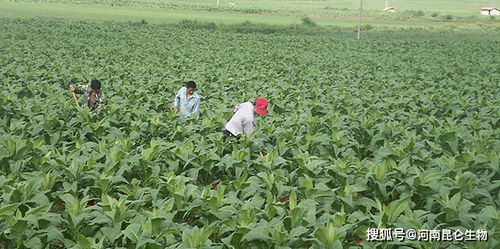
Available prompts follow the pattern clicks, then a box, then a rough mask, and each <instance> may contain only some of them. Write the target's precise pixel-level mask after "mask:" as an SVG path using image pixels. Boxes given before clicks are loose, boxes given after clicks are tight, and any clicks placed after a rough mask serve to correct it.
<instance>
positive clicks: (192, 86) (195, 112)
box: [172, 81, 201, 119]
mask: <svg viewBox="0 0 500 249" xmlns="http://www.w3.org/2000/svg"><path fill="white" fill-rule="evenodd" d="M200 102H201V97H200V96H199V95H198V93H196V83H195V82H194V81H188V82H187V83H186V86H184V87H182V88H181V89H180V90H179V92H178V93H177V95H175V98H174V105H173V106H172V109H173V110H174V112H175V113H180V114H181V116H185V117H190V116H195V117H196V119H198V118H199V116H200Z"/></svg>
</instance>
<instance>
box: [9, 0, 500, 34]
mask: <svg viewBox="0 0 500 249" xmlns="http://www.w3.org/2000/svg"><path fill="white" fill-rule="evenodd" d="M138 1H143V0H138ZM67 2H69V1H67ZM279 2H281V3H283V2H285V1H271V2H270V3H272V4H274V5H269V7H270V8H273V7H277V6H278V3H279ZM104 3H105V2H104ZM243 3H249V2H242V4H243ZM290 3H293V4H298V3H305V2H303V1H302V2H301V1H297V2H296V1H290ZM369 3H370V2H369ZM222 4H224V2H223V1H221V5H222ZM256 4H257V5H258V3H256ZM293 4H292V5H291V6H296V5H293ZM314 4H317V1H311V6H314ZM344 4H347V1H344ZM369 6H373V5H369V4H367V8H368V7H369ZM304 16H305V15H302V16H300V15H283V14H279V15H278V14H274V13H261V14H245V13H238V12H216V11H203V10H192V9H189V8H187V7H186V9H168V8H149V7H140V6H109V5H106V4H104V5H97V4H96V3H94V4H72V3H35V2H13V1H6V0H0V17H11V18H12V17H22V18H37V17H55V18H65V19H71V20H86V21H118V22H126V21H132V22H137V21H141V20H145V21H147V22H148V23H153V24H172V23H177V22H179V21H181V20H196V21H198V22H213V23H217V24H238V23H243V22H245V21H250V22H252V23H265V24H273V25H274V24H278V25H290V24H299V23H301V22H302V20H301V19H302V18H303V17H304ZM308 16H309V17H310V18H311V19H312V20H313V21H314V22H315V23H317V24H319V25H333V26H339V27H355V26H356V25H357V24H358V20H357V18H356V17H354V16H340V17H339V16H337V17H334V16H324V15H308ZM485 20H487V19H485ZM363 24H365V25H370V26H372V27H374V28H383V29H392V28H408V27H415V28H430V29H435V28H436V29H440V28H442V29H448V28H450V27H451V28H463V27H465V28H467V29H482V28H484V27H492V26H494V27H498V26H500V22H497V21H496V22H492V21H483V22H478V21H466V22H457V21H453V20H452V22H449V21H444V20H426V19H418V18H417V19H411V20H398V19H387V18H373V17H367V18H365V19H364V20H363Z"/></svg>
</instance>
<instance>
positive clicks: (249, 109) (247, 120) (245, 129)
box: [224, 98, 268, 141]
mask: <svg viewBox="0 0 500 249" xmlns="http://www.w3.org/2000/svg"><path fill="white" fill-rule="evenodd" d="M267 105H268V103H267V100H266V99H265V98H257V99H256V100H255V102H254V103H251V102H245V103H242V104H239V105H236V107H235V108H234V115H233V117H232V118H231V119H230V120H229V122H227V124H226V125H225V126H224V127H225V128H226V130H224V141H226V139H227V138H228V137H236V136H238V135H240V134H242V133H243V134H246V135H250V134H251V133H252V132H253V130H254V127H255V120H254V114H255V113H257V115H261V116H263V115H266V114H267Z"/></svg>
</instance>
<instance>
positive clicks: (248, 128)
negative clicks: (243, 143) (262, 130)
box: [243, 118, 254, 136]
mask: <svg viewBox="0 0 500 249" xmlns="http://www.w3.org/2000/svg"><path fill="white" fill-rule="evenodd" d="M253 130H254V125H253V121H252V120H249V119H246V118H245V119H243V133H245V134H246V135H247V136H249V135H250V134H252V132H253Z"/></svg>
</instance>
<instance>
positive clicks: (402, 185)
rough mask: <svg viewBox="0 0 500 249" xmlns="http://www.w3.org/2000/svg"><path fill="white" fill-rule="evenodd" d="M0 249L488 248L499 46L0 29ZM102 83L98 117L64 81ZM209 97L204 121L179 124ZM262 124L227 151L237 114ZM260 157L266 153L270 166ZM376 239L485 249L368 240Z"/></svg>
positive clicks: (493, 230)
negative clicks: (247, 110) (181, 92)
mask: <svg viewBox="0 0 500 249" xmlns="http://www.w3.org/2000/svg"><path fill="white" fill-rule="evenodd" d="M0 30H2V32H0V248H9V249H11V248H30V249H38V248H127V249H129V248H491V249H493V248H496V246H497V245H498V243H499V239H500V238H499V232H498V224H499V219H500V214H499V211H498V206H499V205H500V203H499V200H500V194H499V188H500V179H499V174H500V172H499V160H498V157H499V151H500V144H499V132H498V127H499V111H500V110H499V108H500V101H499V100H500V98H499V96H500V95H499V91H500V90H499V89H500V87H499V81H498V77H499V71H498V69H499V68H500V66H499V63H498V58H497V56H496V55H497V54H498V53H499V52H500V51H499V48H500V47H499V43H498V41H494V40H492V41H486V40H485V41H474V42H472V41H468V40H464V39H460V38H457V39H448V40H426V39H419V40H415V41H412V40H405V39H399V38H398V39H392V38H391V37H390V35H388V36H387V37H386V38H385V39H383V40H382V39H365V40H361V41H359V40H354V39H347V38H338V37H335V36H333V35H332V36H326V35H325V36H321V35H317V36H302V35H263V34H240V33H231V32H220V31H205V30H191V29H177V28H167V27H158V26H150V25H130V24H111V23H106V24H92V23H84V22H64V21H58V20H42V19H38V20H18V19H0ZM94 77H95V78H99V79H101V81H102V82H103V89H104V91H105V94H106V96H107V102H108V105H107V109H106V115H105V116H104V118H102V119H98V118H97V117H96V116H95V115H93V114H92V113H89V112H88V111H87V110H86V109H84V108H77V107H75V106H74V103H73V102H72V99H71V95H70V94H69V92H68V88H67V86H68V85H69V84H83V83H86V82H88V81H89V80H90V79H92V78H94ZM187 80H195V81H196V82H197V83H198V86H199V89H198V92H199V94H200V95H201V96H202V106H201V117H200V119H199V120H185V119H179V118H178V117H176V116H175V115H174V114H173V113H172V112H170V111H169V109H170V105H171V103H172V101H173V97H174V95H175V93H176V91H177V90H178V88H179V87H180V86H181V85H182V84H183V83H184V82H185V81H187ZM257 96H262V97H266V98H268V99H269V102H270V107H269V111H270V112H269V114H268V115H267V116H265V117H259V118H258V120H257V122H258V129H257V130H256V132H255V133H254V134H253V135H252V136H251V137H249V138H243V139H242V141H241V142H240V143H239V144H238V143H234V142H229V143H226V144H224V143H222V132H221V131H222V129H223V126H224V123H225V122H226V121H227V120H228V119H229V118H230V117H231V115H232V110H233V107H234V105H235V104H238V103H241V102H244V101H248V100H252V99H254V98H255V97H257ZM261 151H262V152H264V154H265V156H264V157H260V156H259V152H261ZM368 228H404V229H410V228H412V229H444V228H446V229H453V230H456V229H460V230H462V231H464V230H466V229H471V230H477V229H484V230H487V231H488V232H489V236H488V241H486V242H466V241H454V242H440V241H432V242H419V241H409V240H407V241H404V242H400V241H397V240H395V241H392V242H369V241H367V239H366V231H367V229H368Z"/></svg>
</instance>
